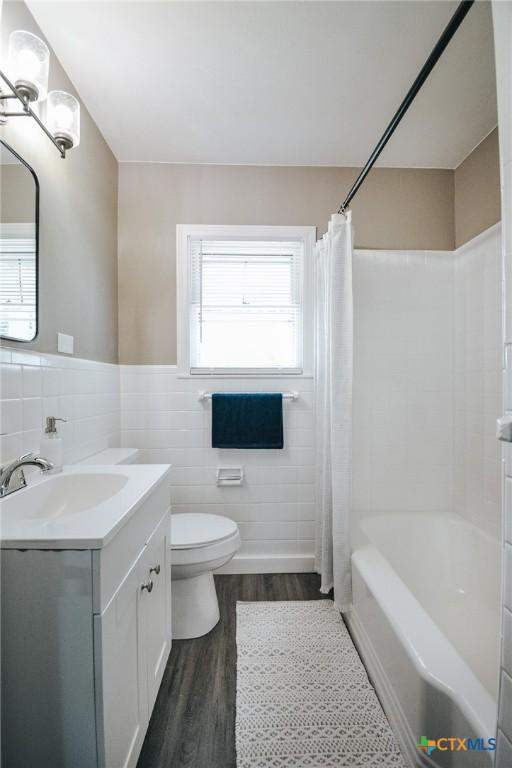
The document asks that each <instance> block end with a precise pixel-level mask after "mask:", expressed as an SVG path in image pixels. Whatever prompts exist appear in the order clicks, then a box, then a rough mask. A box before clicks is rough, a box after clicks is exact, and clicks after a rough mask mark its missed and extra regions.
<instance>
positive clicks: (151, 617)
mask: <svg viewBox="0 0 512 768" xmlns="http://www.w3.org/2000/svg"><path fill="white" fill-rule="evenodd" d="M170 527H171V526H170V515H166V516H165V517H164V518H163V520H162V521H161V522H160V524H159V525H158V527H157V528H156V530H155V532H154V533H153V535H152V536H151V538H150V540H149V542H148V545H147V547H146V551H145V553H144V563H145V566H146V570H145V578H147V579H148V580H151V582H152V583H153V589H152V590H151V592H148V591H147V590H145V591H144V594H143V595H142V601H141V605H142V611H141V618H142V632H143V645H144V656H145V667H146V673H147V695H148V709H149V713H150V714H151V711H152V709H153V705H154V703H155V700H156V697H157V694H158V689H159V687H160V683H161V682H162V676H163V674H164V670H165V665H166V663H167V659H168V657H169V653H170V651H171V558H170V552H171V550H170V546H171V545H170Z"/></svg>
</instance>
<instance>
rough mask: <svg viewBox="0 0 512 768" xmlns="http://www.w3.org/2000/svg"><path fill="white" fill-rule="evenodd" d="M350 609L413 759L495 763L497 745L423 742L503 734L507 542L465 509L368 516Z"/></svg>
mask: <svg viewBox="0 0 512 768" xmlns="http://www.w3.org/2000/svg"><path fill="white" fill-rule="evenodd" d="M361 533H362V543H361V545H360V546H358V547H357V548H356V549H355V551H354V553H353V555H352V571H353V587H354V609H353V611H352V612H351V614H350V615H348V616H347V617H346V618H347V620H348V624H349V627H350V629H351V632H352V634H353V637H354V640H355V641H356V644H357V646H358V648H359V650H360V653H361V655H362V656H363V658H364V661H365V664H366V666H367V668H368V671H369V673H370V676H371V677H372V679H373V682H374V684H375V687H376V689H377V692H378V693H379V696H380V698H381V700H382V703H383V706H384V708H385V709H386V712H387V714H388V717H389V719H390V720H391V722H392V724H393V725H394V727H395V730H396V731H397V733H398V734H399V738H400V741H401V746H402V749H403V750H404V752H405V753H406V754H407V756H408V759H409V761H410V762H411V764H417V765H425V766H427V765H428V766H443V768H447V767H448V766H449V767H450V768H459V766H460V768H464V766H471V768H486V767H487V766H490V765H491V764H492V759H491V758H492V754H493V753H492V752H484V751H464V752H457V751H453V752H452V751H445V752H442V751H440V750H438V749H436V750H435V751H434V752H432V754H431V756H430V758H428V757H427V756H426V755H425V754H424V753H422V752H419V751H418V750H417V749H416V743H417V742H418V740H419V738H420V737H421V736H426V737H427V738H431V739H436V738H441V737H460V738H464V737H470V738H477V737H482V738H484V739H487V738H492V737H494V736H495V731H496V716H497V691H498V670H499V632H500V626H499V605H500V547H499V543H498V542H497V541H496V540H494V539H492V538H491V537H489V536H487V535H486V534H485V533H484V532H482V531H480V530H479V529H478V528H476V527H475V526H473V525H471V524H469V523H467V522H465V521H464V520H463V519H462V518H460V517H459V516H456V515H430V514H428V515H427V514H417V513H395V514H385V515H384V514H383V515H378V516H371V517H366V518H365V519H364V520H363V521H362V522H361Z"/></svg>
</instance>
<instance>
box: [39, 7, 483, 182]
mask: <svg viewBox="0 0 512 768" xmlns="http://www.w3.org/2000/svg"><path fill="white" fill-rule="evenodd" d="M27 4H28V6H29V8H30V10H31V11H32V13H33V15H34V17H35V19H36V21H37V22H38V23H39V26H40V27H41V29H42V30H43V33H44V34H45V35H46V36H47V38H48V40H49V42H50V44H51V45H52V47H53V49H54V50H55V52H56V54H57V56H58V57H59V59H60V61H61V63H62V64H63V66H64V68H65V69H66V70H67V72H68V75H69V76H70V77H71V79H72V81H73V83H74V85H75V87H76V88H77V90H78V92H79V93H80V96H81V98H82V100H83V102H84V104H85V105H86V106H87V108H88V109H89V111H90V113H91V114H92V116H93V118H94V120H95V121H96V123H97V125H98V127H99V128H100V130H101V131H102V133H103V135H104V136H105V138H106V140H107V141H108V143H109V145H110V147H111V148H112V150H113V152H114V154H115V155H116V157H117V158H118V160H120V161H156V162H172V163H235V164H278V165H287V164H290V165H337V166H358V165H361V164H363V163H364V162H365V161H366V159H367V157H368V155H369V153H370V151H371V150H372V149H373V147H374V145H375V143H376V142H377V140H378V138H379V136H380V134H381V133H382V131H383V130H384V128H385V126H386V124H387V123H388V121H389V120H390V119H391V117H392V115H393V113H394V111H395V109H396V108H397V106H398V104H399V103H400V101H401V100H402V98H403V96H404V95H405V93H406V91H407V89H408V87H409V86H410V84H411V82H412V81H413V79H414V78H415V76H416V75H417V73H418V71H419V70H420V68H421V66H422V64H423V63H424V61H425V59H426V57H427V56H428V54H429V53H430V51H431V49H432V47H433V45H434V44H435V42H436V40H437V38H438V37H439V35H440V34H441V32H442V30H443V29H444V27H445V25H446V23H447V22H448V19H449V18H450V16H451V15H452V13H453V11H454V9H455V7H456V5H457V3H454V2H451V1H450V2H433V1H432V0H431V1H430V2H387V1H386V0H384V1H377V2H322V1H321V0H316V1H312V2H295V1H294V0H290V1H289V2H186V1H185V2H122V1H121V2H108V1H107V2H104V1H102V2H83V1H81V0H78V1H76V2H75V0H73V1H70V0H68V2H66V3H62V2H46V1H45V0H29V2H28V3H27ZM492 40H493V38H492V20H491V11H490V5H489V3H487V2H478V3H476V4H475V6H473V8H472V9H471V11H470V12H469V15H468V16H467V17H466V19H465V21H464V22H463V24H462V26H461V28H460V29H459V31H458V32H457V33H456V35H455V37H454V39H453V40H452V42H451V44H450V46H449V47H448V49H447V51H446V52H445V54H444V55H443V57H442V59H441V60H440V62H439V63H438V64H437V66H436V68H435V69H434V71H433V73H432V75H431V77H430V79H429V80H428V82H427V83H426V85H425V86H424V88H423V89H422V91H421V92H420V94H419V95H418V97H417V98H416V100H415V102H414V104H413V105H412V107H411V109H410V111H409V112H408V114H407V116H406V118H405V119H404V120H403V122H402V123H401V125H400V127H399V128H398V130H397V132H396V133H395V135H394V136H393V138H392V139H391V141H390V143H389V144H388V146H387V148H386V149H385V151H384V153H383V155H382V156H381V159H380V161H379V164H380V165H384V166H397V167H434V168H455V167H457V166H458V165H459V164H460V163H461V162H462V160H463V159H464V158H465V157H466V156H467V154H468V153H469V152H471V150H472V149H473V148H474V147H475V146H476V145H477V144H478V143H479V142H480V141H481V140H482V139H483V138H484V137H485V136H486V135H487V134H488V133H489V132H490V131H491V130H492V129H493V128H494V126H495V125H496V122H497V120H496V95H495V79H494V57H493V42H492Z"/></svg>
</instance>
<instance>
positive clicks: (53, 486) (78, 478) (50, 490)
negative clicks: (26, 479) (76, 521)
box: [7, 472, 128, 523]
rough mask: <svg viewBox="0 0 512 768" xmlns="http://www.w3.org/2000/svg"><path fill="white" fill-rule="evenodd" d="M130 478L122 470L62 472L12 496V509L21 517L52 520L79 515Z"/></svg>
mask: <svg viewBox="0 0 512 768" xmlns="http://www.w3.org/2000/svg"><path fill="white" fill-rule="evenodd" d="M127 482H128V478H127V477H126V475H119V474H112V473H109V474H106V473H101V474H95V473H93V472H91V473H87V474H86V475H74V474H61V475H54V476H52V477H49V478H48V480H47V481H46V482H42V483H37V484H36V485H33V486H31V487H29V488H27V489H26V490H25V491H23V493H18V495H17V496H13V497H12V501H13V504H12V506H11V512H10V513H9V512H8V513H7V514H11V515H16V516H17V517H18V519H19V520H39V521H40V522H41V523H51V522H52V521H54V520H56V519H57V518H58V517H62V516H63V515H77V514H79V513H81V512H85V511H86V510H88V509H89V510H90V509H92V508H93V507H97V506H98V504H102V503H103V502H105V501H107V500H108V499H110V498H112V496H114V495H115V494H116V493H118V492H119V491H120V490H121V488H124V486H125V485H126V483H127Z"/></svg>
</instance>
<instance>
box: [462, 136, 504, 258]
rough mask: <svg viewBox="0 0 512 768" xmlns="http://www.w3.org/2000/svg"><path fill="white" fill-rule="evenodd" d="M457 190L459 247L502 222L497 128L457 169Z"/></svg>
mask: <svg viewBox="0 0 512 768" xmlns="http://www.w3.org/2000/svg"><path fill="white" fill-rule="evenodd" d="M454 191H455V245H456V246H457V248H458V247H459V245H462V244H463V243H466V242H467V241H468V240H471V238H473V237H475V235H478V234H479V233H480V232H483V230H484V229H488V228H489V227H491V226H492V225H493V224H496V222H498V221H500V219H501V211H500V204H501V203H500V157H499V147H498V129H497V128H495V129H494V131H493V132H492V133H490V134H489V136H487V138H486V139H484V140H483V141H482V142H481V144H479V145H478V147H477V148H476V149H475V150H474V151H473V152H472V153H471V154H470V155H469V156H468V157H467V158H466V159H465V160H464V162H463V163H461V164H460V165H459V167H458V168H457V169H456V170H455V172H454Z"/></svg>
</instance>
